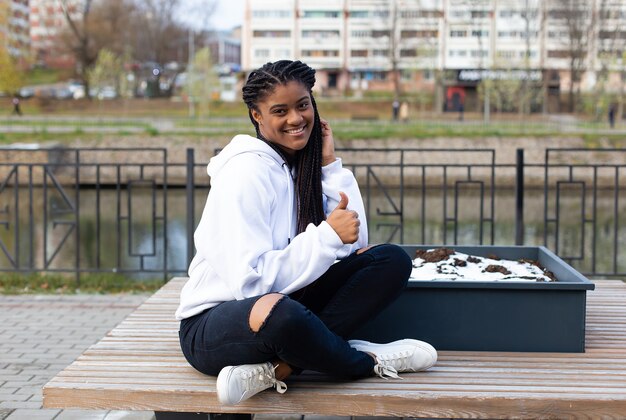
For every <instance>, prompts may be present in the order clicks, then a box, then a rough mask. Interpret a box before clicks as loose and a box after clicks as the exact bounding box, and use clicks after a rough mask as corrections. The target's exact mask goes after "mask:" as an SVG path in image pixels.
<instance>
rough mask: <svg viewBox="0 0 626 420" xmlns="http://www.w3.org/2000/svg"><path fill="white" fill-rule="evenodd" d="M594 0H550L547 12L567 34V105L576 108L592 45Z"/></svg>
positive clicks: (565, 45)
mask: <svg viewBox="0 0 626 420" xmlns="http://www.w3.org/2000/svg"><path fill="white" fill-rule="evenodd" d="M594 3H595V1H594V2H589V1H587V0H552V1H551V8H550V10H549V15H550V17H551V18H552V19H554V21H555V23H556V24H557V25H559V26H560V27H561V28H562V29H563V32H565V34H566V35H567V36H566V37H565V39H564V40H563V46H564V49H565V53H566V56H567V60H568V63H569V73H570V84H569V89H568V107H569V111H570V112H574V111H575V110H576V104H577V102H578V97H579V96H580V83H581V80H582V76H583V74H584V73H585V71H586V70H587V64H588V58H589V52H590V50H591V49H592V47H593V42H594V39H595V38H594V33H595V29H596V13H595V12H594V10H593V5H594Z"/></svg>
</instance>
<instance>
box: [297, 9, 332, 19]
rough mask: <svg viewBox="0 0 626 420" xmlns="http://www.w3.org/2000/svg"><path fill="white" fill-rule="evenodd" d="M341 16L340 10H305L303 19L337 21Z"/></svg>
mask: <svg viewBox="0 0 626 420" xmlns="http://www.w3.org/2000/svg"><path fill="white" fill-rule="evenodd" d="M339 15H340V12H339V11H338V10H305V11H303V12H302V17H303V18H305V19H308V18H315V19H336V18H338V17H339Z"/></svg>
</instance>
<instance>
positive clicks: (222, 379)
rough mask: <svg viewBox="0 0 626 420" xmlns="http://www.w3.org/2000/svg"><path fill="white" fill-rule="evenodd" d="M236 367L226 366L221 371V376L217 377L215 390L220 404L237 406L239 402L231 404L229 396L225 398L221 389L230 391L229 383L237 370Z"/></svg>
mask: <svg viewBox="0 0 626 420" xmlns="http://www.w3.org/2000/svg"><path fill="white" fill-rule="evenodd" d="M235 367H236V366H226V367H225V368H223V369H222V370H221V371H220V373H219V375H217V382H216V383H215V390H216V391H217V399H218V401H219V402H220V404H224V405H235V404H237V403H238V402H239V401H235V402H230V401H229V399H228V397H229V396H228V395H227V396H224V395H222V394H221V393H220V388H223V389H228V382H229V381H230V377H231V376H232V374H233V371H234V370H235ZM240 401H241V400H240Z"/></svg>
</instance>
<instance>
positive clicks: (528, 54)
mask: <svg viewBox="0 0 626 420" xmlns="http://www.w3.org/2000/svg"><path fill="white" fill-rule="evenodd" d="M527 57H528V58H535V57H537V51H533V50H530V51H520V52H519V58H527Z"/></svg>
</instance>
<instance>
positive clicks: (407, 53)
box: [400, 48, 417, 57]
mask: <svg viewBox="0 0 626 420" xmlns="http://www.w3.org/2000/svg"><path fill="white" fill-rule="evenodd" d="M400 57H417V50H416V49H415V48H411V49H401V50H400Z"/></svg>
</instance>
